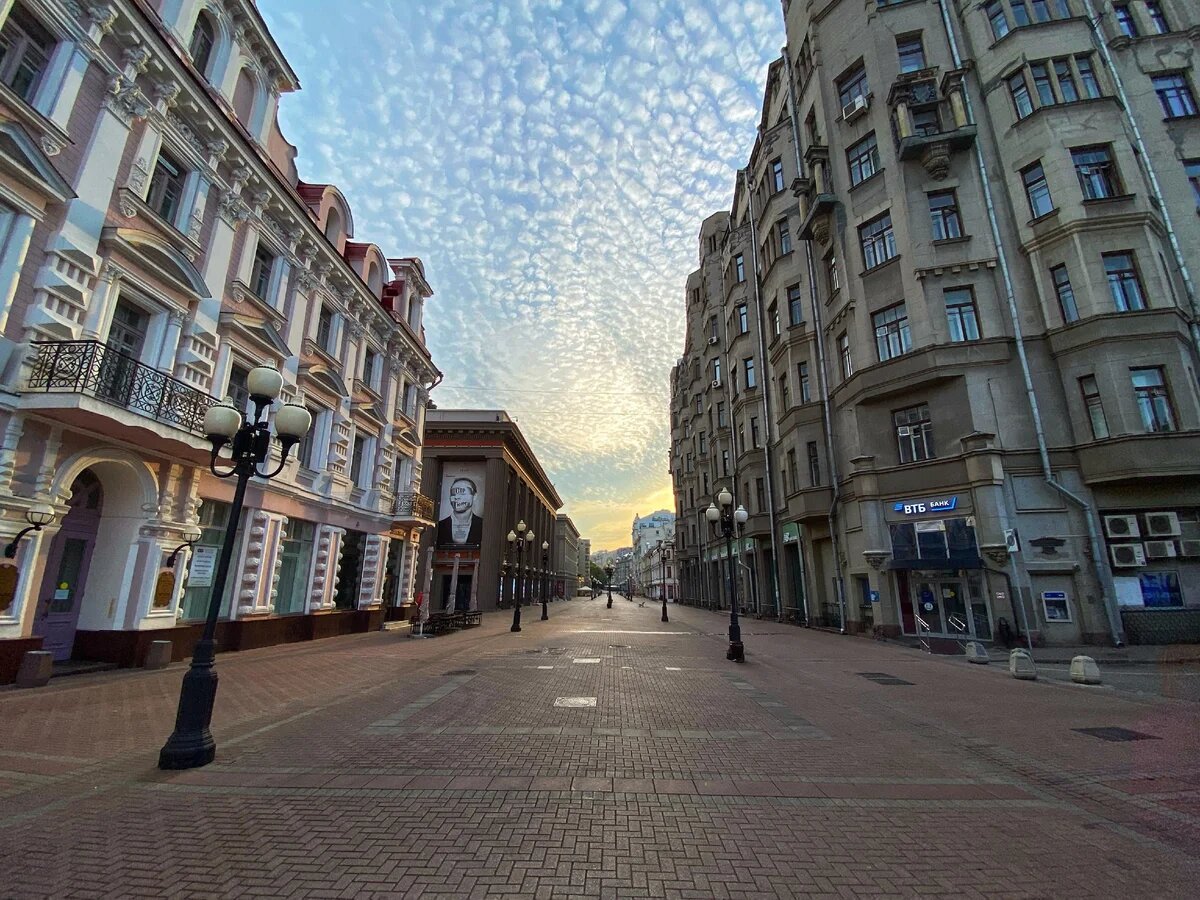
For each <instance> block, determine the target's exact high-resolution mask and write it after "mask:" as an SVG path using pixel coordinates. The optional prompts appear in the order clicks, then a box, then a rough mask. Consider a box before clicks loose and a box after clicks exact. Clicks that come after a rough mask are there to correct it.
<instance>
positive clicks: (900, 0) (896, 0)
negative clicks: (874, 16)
mask: <svg viewBox="0 0 1200 900" xmlns="http://www.w3.org/2000/svg"><path fill="white" fill-rule="evenodd" d="M922 2H924V0H892V2H890V3H878V2H877V3H876V4H875V9H876V10H877V11H879V12H886V11H887V10H889V9H896V8H897V7H901V6H909V5H911V4H915V3H922Z"/></svg>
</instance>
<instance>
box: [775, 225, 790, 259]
mask: <svg viewBox="0 0 1200 900" xmlns="http://www.w3.org/2000/svg"><path fill="white" fill-rule="evenodd" d="M775 230H776V231H777V232H778V234H779V254H780V255H781V256H782V255H783V254H785V253H791V252H792V229H791V227H790V226H789V225H788V220H787V219H784V220H783V221H782V222H780V223H779V224H778V225H776V226H775Z"/></svg>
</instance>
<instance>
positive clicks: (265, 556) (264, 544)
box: [234, 508, 287, 616]
mask: <svg viewBox="0 0 1200 900" xmlns="http://www.w3.org/2000/svg"><path fill="white" fill-rule="evenodd" d="M246 523H247V535H246V555H245V561H244V563H243V565H242V569H241V571H240V572H238V573H237V575H236V577H237V579H238V580H237V591H236V593H235V594H234V596H235V598H236V600H237V602H236V603H235V607H236V609H237V615H238V616H249V615H261V614H264V613H268V612H270V611H271V606H272V604H273V603H274V600H275V585H276V580H277V579H278V568H279V564H280V562H281V561H282V560H281V558H280V555H279V549H280V543H281V540H280V539H281V536H282V534H283V528H284V526H285V525H286V524H287V516H283V515H280V514H279V513H270V512H267V511H266V510H264V509H249V508H247V510H246Z"/></svg>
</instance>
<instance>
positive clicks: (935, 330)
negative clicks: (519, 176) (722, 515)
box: [671, 0, 1200, 644]
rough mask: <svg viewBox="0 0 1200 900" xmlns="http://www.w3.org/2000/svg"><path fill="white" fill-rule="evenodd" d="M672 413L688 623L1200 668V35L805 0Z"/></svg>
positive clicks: (1082, 1) (712, 224)
mask: <svg viewBox="0 0 1200 900" xmlns="http://www.w3.org/2000/svg"><path fill="white" fill-rule="evenodd" d="M783 8H784V20H785V31H786V48H785V50H784V53H783V55H782V56H781V57H780V58H779V59H778V60H776V61H775V62H774V63H773V64H772V65H771V66H770V67H769V70H768V72H767V79H766V85H765V91H764V97H763V104H762V112H761V118H760V121H759V127H758V131H757V135H756V137H755V140H754V144H753V148H752V150H751V153H750V156H749V158H748V160H747V163H746V167H745V168H744V169H743V170H741V171H739V172H738V173H737V174H736V177H735V179H734V200H733V203H732V205H731V208H730V209H729V210H728V211H722V212H719V213H716V214H714V215H712V216H710V217H709V218H708V219H706V220H705V221H704V222H703V223H702V224H701V226H700V231H699V241H698V257H697V258H698V263H699V265H698V268H697V269H696V271H695V272H693V273H692V275H691V276H689V278H688V281H687V285H686V289H685V291H686V292H685V303H686V308H687V334H686V340H685V348H684V353H683V355H682V357H681V358H680V360H679V362H678V364H677V365H676V367H675V370H674V372H673V383H672V391H673V393H672V403H671V416H672V435H673V445H672V470H673V478H674V487H675V495H676V504H677V511H678V515H679V528H678V533H677V553H678V556H679V561H680V569H681V575H682V578H683V587H682V590H683V593H684V595H685V596H686V597H688V598H689V599H691V600H693V601H695V602H702V603H709V604H718V603H721V602H722V601H723V598H724V597H725V596H726V588H725V573H727V572H728V567H729V562H730V561H729V560H727V559H726V549H725V543H724V541H723V540H718V539H716V538H714V537H713V536H712V534H711V533H710V531H709V529H708V526H707V525H706V523H705V521H704V518H703V510H704V509H705V508H706V507H707V506H708V504H709V503H710V502H711V499H712V496H713V494H714V493H715V492H716V491H717V490H718V489H719V487H721V486H727V487H729V488H730V490H731V491H732V492H733V493H734V495H735V497H736V501H735V502H736V503H740V504H742V505H744V506H745V507H746V509H747V511H748V513H749V521H748V522H747V525H746V527H745V529H744V530H743V532H742V533H741V534H739V535H738V536H737V537H736V538H735V539H734V541H733V542H732V545H733V547H732V549H733V555H734V557H735V560H736V562H737V563H738V565H737V566H736V567H735V571H736V572H737V573H738V578H739V582H740V583H741V586H742V593H741V596H742V597H743V598H745V599H746V600H747V602H748V603H749V604H750V607H751V609H755V610H758V611H760V612H763V613H764V614H770V615H782V616H784V617H789V618H794V619H796V620H802V621H808V622H812V623H816V624H821V625H826V626H832V627H835V628H839V629H841V630H845V631H850V632H856V631H878V632H879V633H882V634H889V635H909V636H911V637H914V638H918V639H921V640H923V641H925V642H926V643H932V642H935V641H937V640H962V639H969V638H975V639H979V640H984V641H992V640H1011V638H1012V635H1014V634H1015V633H1017V632H1022V631H1025V630H1028V631H1029V632H1030V633H1031V634H1032V635H1033V637H1034V638H1035V639H1036V640H1040V641H1044V642H1047V643H1058V644H1071V643H1078V642H1107V643H1112V642H1124V641H1138V642H1156V641H1170V640H1184V639H1191V640H1195V639H1197V638H1200V397H1198V390H1197V371H1200V369H1198V367H1197V362H1198V361H1200V355H1198V352H1200V325H1198V318H1197V315H1198V311H1200V310H1198V307H1197V296H1196V286H1195V270H1196V267H1197V265H1200V253H1198V250H1200V219H1198V217H1197V209H1198V207H1200V118H1198V116H1197V113H1198V112H1200V108H1198V103H1200V95H1198V94H1197V90H1198V89H1200V72H1198V71H1197V70H1196V68H1195V65H1194V63H1193V57H1194V55H1195V49H1196V41H1197V34H1198V33H1200V9H1198V8H1197V7H1196V5H1195V4H1193V3H1184V2H1179V0H1158V2H1146V0H1134V2H1130V3H1117V4H1115V5H1114V4H1111V3H1107V2H1106V3H1097V2H1094V0H988V2H983V3H979V2H955V0H941V2H930V0H908V2H883V0H880V2H868V3H866V4H862V3H857V4H855V3H846V2H834V0H817V2H813V3H799V2H784V3H783Z"/></svg>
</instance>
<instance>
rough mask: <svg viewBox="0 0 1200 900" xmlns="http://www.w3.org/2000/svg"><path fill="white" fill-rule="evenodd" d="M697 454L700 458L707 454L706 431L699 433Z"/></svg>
mask: <svg viewBox="0 0 1200 900" xmlns="http://www.w3.org/2000/svg"><path fill="white" fill-rule="evenodd" d="M699 453H700V455H701V456H704V455H705V454H706V453H708V432H706V431H702V432H700V446H699Z"/></svg>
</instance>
